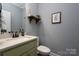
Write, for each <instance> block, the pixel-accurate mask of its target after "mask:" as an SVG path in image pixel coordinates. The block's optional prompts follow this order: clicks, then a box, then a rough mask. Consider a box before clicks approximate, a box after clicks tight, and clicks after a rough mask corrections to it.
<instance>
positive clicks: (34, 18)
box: [28, 15, 41, 24]
mask: <svg viewBox="0 0 79 59" xmlns="http://www.w3.org/2000/svg"><path fill="white" fill-rule="evenodd" d="M28 19H29V22H30V23H31V22H32V20H33V21H35V22H36V24H37V23H38V22H39V21H40V20H41V18H40V16H39V15H36V16H33V15H31V16H28Z"/></svg>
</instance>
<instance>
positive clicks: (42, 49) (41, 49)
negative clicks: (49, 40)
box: [37, 45, 51, 56]
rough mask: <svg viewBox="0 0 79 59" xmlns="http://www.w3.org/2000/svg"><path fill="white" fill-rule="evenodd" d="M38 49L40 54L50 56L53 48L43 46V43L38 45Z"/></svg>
mask: <svg viewBox="0 0 79 59" xmlns="http://www.w3.org/2000/svg"><path fill="white" fill-rule="evenodd" d="M37 50H38V52H39V54H40V55H42V56H48V55H49V54H50V52H51V50H50V49H49V48H48V47H46V46H43V45H40V46H38V47H37Z"/></svg>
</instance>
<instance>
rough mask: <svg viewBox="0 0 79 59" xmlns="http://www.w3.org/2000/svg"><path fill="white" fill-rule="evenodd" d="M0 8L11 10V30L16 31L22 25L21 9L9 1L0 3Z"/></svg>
mask: <svg viewBox="0 0 79 59" xmlns="http://www.w3.org/2000/svg"><path fill="white" fill-rule="evenodd" d="M2 9H4V10H7V11H10V12H11V21H12V22H11V24H12V25H11V29H12V31H18V29H19V28H21V26H22V19H23V16H22V15H23V9H21V8H19V7H17V6H15V5H13V4H11V3H2Z"/></svg>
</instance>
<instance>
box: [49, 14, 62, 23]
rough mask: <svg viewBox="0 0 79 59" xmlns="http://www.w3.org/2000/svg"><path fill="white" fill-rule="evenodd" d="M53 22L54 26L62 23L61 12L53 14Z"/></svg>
mask: <svg viewBox="0 0 79 59" xmlns="http://www.w3.org/2000/svg"><path fill="white" fill-rule="evenodd" d="M51 22H52V24H59V23H61V12H56V13H52V15H51Z"/></svg>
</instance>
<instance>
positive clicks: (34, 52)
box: [23, 48, 37, 56]
mask: <svg viewBox="0 0 79 59" xmlns="http://www.w3.org/2000/svg"><path fill="white" fill-rule="evenodd" d="M23 56H37V49H36V48H32V49H30V50H28V51H27V52H25V53H24V54H23Z"/></svg>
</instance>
